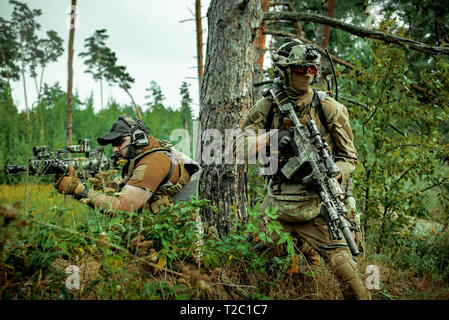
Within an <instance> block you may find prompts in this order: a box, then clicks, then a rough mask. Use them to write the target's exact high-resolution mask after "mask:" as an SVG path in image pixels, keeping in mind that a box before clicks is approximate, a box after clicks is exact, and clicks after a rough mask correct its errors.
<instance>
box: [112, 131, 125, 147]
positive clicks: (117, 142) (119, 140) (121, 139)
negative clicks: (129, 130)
mask: <svg viewBox="0 0 449 320" xmlns="http://www.w3.org/2000/svg"><path fill="white" fill-rule="evenodd" d="M125 137H129V134H126V135H123V136H120V137H118V138H117V139H115V140H113V141H112V142H111V144H112V147H113V148H115V147H120V146H121V145H122V143H123V142H124V141H125Z"/></svg>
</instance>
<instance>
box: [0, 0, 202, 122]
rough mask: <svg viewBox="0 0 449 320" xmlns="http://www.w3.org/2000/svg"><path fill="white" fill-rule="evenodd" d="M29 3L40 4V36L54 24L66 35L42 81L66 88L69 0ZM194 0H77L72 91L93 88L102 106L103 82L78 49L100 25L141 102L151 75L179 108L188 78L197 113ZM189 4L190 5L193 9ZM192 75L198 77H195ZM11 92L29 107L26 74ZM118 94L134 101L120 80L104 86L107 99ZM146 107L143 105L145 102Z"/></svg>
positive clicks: (4, 2) (3, 6) (0, 6)
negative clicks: (87, 68)
mask: <svg viewBox="0 0 449 320" xmlns="http://www.w3.org/2000/svg"><path fill="white" fill-rule="evenodd" d="M22 2H25V3H27V4H28V6H29V7H30V9H41V10H42V15H41V16H40V17H38V18H37V22H38V23H39V24H40V25H41V29H40V37H43V36H44V35H45V32H46V31H48V30H55V31H56V32H57V33H58V35H59V36H60V37H61V38H63V39H64V50H65V51H64V54H63V55H62V56H61V57H60V58H59V60H58V61H57V62H55V63H51V64H50V65H49V66H48V67H47V68H46V70H45V74H44V82H46V83H48V84H53V83H54V82H56V81H58V82H59V83H60V84H61V87H62V88H63V90H67V49H68V38H69V28H68V21H69V12H70V6H71V1H70V0H25V1H24V0H22ZM209 2H210V0H202V1H201V3H202V9H201V10H202V12H201V13H202V16H203V17H205V16H206V13H207V9H208V7H209ZM194 4H195V1H194V0H171V1H167V0H127V1H124V0H95V1H92V0H78V1H77V5H78V15H77V17H76V22H77V23H76V29H75V42H74V51H75V52H74V61H73V70H74V74H73V92H74V93H75V92H78V93H79V96H80V98H81V99H82V100H84V99H86V98H87V97H88V96H90V94H91V92H93V94H94V105H95V110H97V111H98V110H99V109H100V104H101V102H100V85H99V83H98V82H94V81H93V80H92V77H91V76H90V75H89V74H86V73H84V70H85V66H84V64H83V62H82V60H81V58H80V57H78V54H79V53H80V52H82V51H84V39H86V38H87V37H90V36H92V34H93V33H94V31H95V30H97V29H106V30H107V34H108V35H109V39H108V40H107V42H106V44H107V45H108V46H109V47H110V48H111V49H112V50H113V51H115V52H116V54H117V58H118V62H117V63H118V64H119V65H124V66H126V68H127V72H128V73H129V74H130V75H131V76H132V77H133V78H134V79H135V82H134V84H133V85H132V89H131V94H132V95H133V97H134V99H135V101H136V103H137V104H139V105H141V106H142V105H143V104H144V103H145V98H144V97H145V95H146V94H147V93H146V92H145V89H146V88H148V87H149V84H150V82H151V81H152V80H154V81H156V82H157V83H158V84H159V85H160V87H161V88H162V92H163V94H164V95H165V97H166V100H165V102H164V103H165V105H166V106H171V107H175V108H178V107H179V105H180V99H181V98H180V95H179V87H180V86H181V84H182V82H183V81H186V82H187V83H189V84H190V93H191V96H192V98H193V100H194V104H193V105H192V108H193V109H194V112H195V115H198V108H199V106H198V101H199V97H198V96H199V95H198V80H197V69H196V58H195V57H196V33H195V22H194V21H187V22H183V23H180V21H182V20H186V19H192V18H193V15H192V13H191V12H194V11H195V5H194ZM189 9H190V11H189ZM11 12H12V6H11V5H10V4H9V1H8V0H0V16H1V17H3V18H4V19H7V20H10V18H11ZM203 29H205V31H204V34H203V42H204V54H205V52H206V51H205V44H206V42H207V19H206V18H204V19H203ZM192 78H194V79H192ZM26 85H27V93H28V104H29V105H31V103H30V101H31V102H32V101H34V100H35V99H36V97H37V95H36V89H35V85H34V82H33V81H32V80H31V79H30V78H29V77H26ZM12 87H13V98H14V100H15V101H17V103H18V108H19V110H24V109H25V102H24V98H23V97H24V94H23V84H22V80H20V81H17V82H14V83H13V86H12ZM112 97H113V98H114V99H115V100H116V101H118V102H119V103H127V104H130V103H131V102H130V99H129V97H128V96H127V95H126V94H125V93H124V92H123V90H122V89H120V88H119V87H118V86H113V87H110V86H107V85H105V86H104V101H105V103H106V101H107V100H108V98H112ZM144 108H145V107H144Z"/></svg>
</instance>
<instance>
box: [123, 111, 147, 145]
mask: <svg viewBox="0 0 449 320" xmlns="http://www.w3.org/2000/svg"><path fill="white" fill-rule="evenodd" d="M118 119H119V120H123V121H124V122H125V123H126V124H127V125H128V126H129V127H130V131H129V134H130V136H131V145H133V146H135V147H136V148H137V149H140V148H143V147H145V146H146V145H148V144H149V143H150V141H149V140H148V133H149V131H150V129H148V127H147V126H146V125H145V123H143V121H142V120H140V119H136V118H132V117H130V116H120V117H119V118H118Z"/></svg>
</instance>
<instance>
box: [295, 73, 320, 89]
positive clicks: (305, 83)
mask: <svg viewBox="0 0 449 320" xmlns="http://www.w3.org/2000/svg"><path fill="white" fill-rule="evenodd" d="M313 77H314V76H313V75H312V74H310V73H306V74H297V73H292V76H291V80H292V81H291V82H292V83H291V86H292V87H293V89H295V90H296V91H298V93H306V92H307V91H309V88H310V83H311V82H312V81H313Z"/></svg>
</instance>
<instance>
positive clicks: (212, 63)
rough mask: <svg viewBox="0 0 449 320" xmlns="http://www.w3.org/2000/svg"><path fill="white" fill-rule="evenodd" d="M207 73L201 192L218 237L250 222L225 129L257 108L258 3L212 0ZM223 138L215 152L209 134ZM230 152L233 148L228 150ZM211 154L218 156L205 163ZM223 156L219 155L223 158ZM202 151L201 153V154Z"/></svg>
mask: <svg viewBox="0 0 449 320" xmlns="http://www.w3.org/2000/svg"><path fill="white" fill-rule="evenodd" d="M207 17H208V39H207V54H206V64H205V72H204V77H203V82H202V86H201V109H200V126H201V127H200V130H201V131H200V132H201V137H202V143H201V148H202V150H201V153H202V154H201V156H202V160H203V161H202V167H203V173H202V177H201V182H200V187H199V193H200V194H201V196H202V197H203V198H204V199H210V200H211V202H212V204H213V205H215V206H216V207H217V208H218V212H213V211H212V210H205V211H204V212H203V215H204V217H205V219H206V220H207V221H208V223H209V225H215V226H216V228H217V231H218V232H219V234H220V235H224V234H226V233H227V232H228V231H229V229H230V227H231V218H232V217H233V216H236V217H237V218H238V220H239V221H240V222H246V220H247V217H248V213H247V208H246V206H247V167H246V166H245V165H237V164H235V161H233V163H232V164H225V161H224V155H225V140H226V139H225V138H226V136H225V129H236V128H238V126H239V123H240V122H241V121H242V120H243V117H244V115H245V114H246V112H247V111H248V109H249V108H250V107H251V106H252V104H253V96H252V95H253V85H254V67H255V58H256V48H255V38H256V36H257V31H258V29H259V27H260V25H261V22H262V17H263V13H262V9H261V6H260V0H243V1H242V0H240V1H239V0H229V1H222V0H212V1H211V4H210V7H209V10H208V13H207ZM208 129H215V130H218V131H219V132H220V134H221V137H220V139H217V140H215V141H214V142H215V143H217V142H218V144H217V145H216V147H215V148H213V151H211V150H210V149H211V143H210V142H209V138H208V135H207V133H206V132H205V130H208ZM229 147H231V148H232V143H231V145H230V146H229V143H228V148H229ZM207 151H209V152H211V153H213V156H215V157H217V161H214V162H213V163H209V162H208V161H206V162H205V158H207V157H208V156H210V155H208V154H207ZM220 151H221V154H220ZM198 154H199V152H197V155H198Z"/></svg>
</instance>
